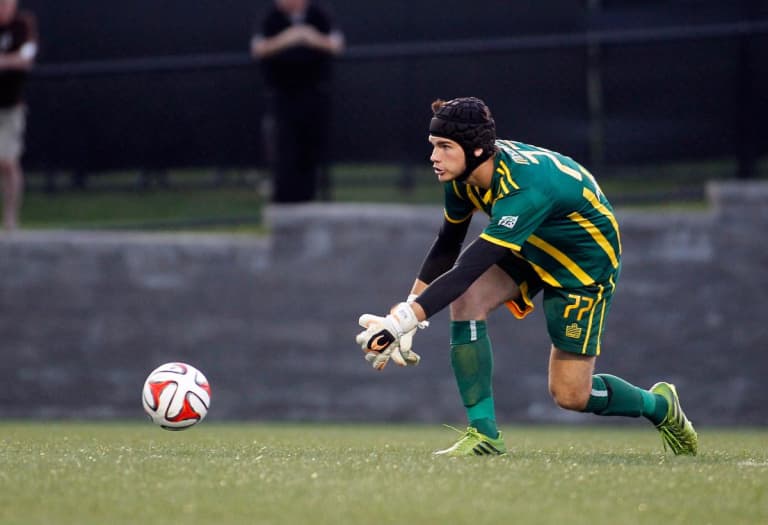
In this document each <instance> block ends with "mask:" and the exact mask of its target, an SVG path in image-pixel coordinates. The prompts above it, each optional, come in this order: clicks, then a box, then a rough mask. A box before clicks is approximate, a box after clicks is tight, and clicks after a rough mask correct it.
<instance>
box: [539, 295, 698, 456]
mask: <svg viewBox="0 0 768 525" xmlns="http://www.w3.org/2000/svg"><path fill="white" fill-rule="evenodd" d="M611 291H612V287H603V286H596V287H591V288H583V289H579V290H571V291H567V290H554V289H548V290H546V291H545V295H544V310H545V313H546V316H547V328H548V331H549V334H550V337H551V338H552V341H553V346H552V350H551V353H550V363H549V388H550V392H551V394H552V397H553V398H554V400H555V402H556V403H557V404H558V406H560V407H562V408H565V409H568V410H576V411H582V412H589V413H593V414H597V415H600V416H625V417H639V416H644V417H646V418H647V419H648V420H650V421H651V422H652V423H653V424H654V425H655V426H656V427H657V428H658V429H659V431H660V432H661V433H662V436H663V437H664V441H665V443H666V444H667V445H669V446H670V447H671V448H672V449H673V451H674V452H675V453H676V454H695V453H696V434H695V431H694V430H693V426H692V425H691V424H690V421H688V420H687V418H685V414H684V413H683V412H682V409H681V408H680V404H679V400H678V399H677V393H676V391H675V390H674V386H672V385H667V384H666V383H659V384H657V385H655V386H654V387H653V388H652V389H651V390H646V389H644V388H640V387H637V386H635V385H633V384H631V383H629V382H627V381H625V380H624V379H622V378H620V377H617V376H614V375H610V374H594V373H593V370H594V366H595V359H596V356H597V355H599V353H600V340H601V338H602V330H603V325H604V323H605V317H606V315H607V312H608V310H609V307H610V301H611ZM670 421H671V422H670ZM665 429H666V430H665ZM670 436H671V437H670Z"/></svg>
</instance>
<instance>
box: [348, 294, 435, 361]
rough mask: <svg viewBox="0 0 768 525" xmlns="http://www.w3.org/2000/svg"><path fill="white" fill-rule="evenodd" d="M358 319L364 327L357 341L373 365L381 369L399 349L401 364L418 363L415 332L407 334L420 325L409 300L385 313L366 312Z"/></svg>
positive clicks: (396, 358) (397, 357)
mask: <svg viewBox="0 0 768 525" xmlns="http://www.w3.org/2000/svg"><path fill="white" fill-rule="evenodd" d="M358 323H359V324H360V326H361V327H362V328H365V330H363V331H362V332H360V333H359V334H357V336H356V337H355V341H356V342H357V344H359V345H360V347H361V348H362V349H363V352H365V354H366V355H365V359H366V361H368V362H369V363H371V366H373V368H375V369H376V370H382V369H383V368H384V367H385V366H386V365H387V362H389V359H390V358H392V357H393V356H394V355H395V353H396V352H397V356H396V357H394V359H395V362H396V363H398V364H401V363H403V364H402V366H407V365H415V364H418V362H419V360H420V359H421V358H420V357H419V356H418V355H417V354H415V353H414V352H413V350H411V346H412V345H413V334H410V336H409V337H404V336H405V335H406V334H408V333H409V332H412V331H414V332H415V331H416V328H417V327H418V325H419V322H418V320H417V319H416V314H415V313H414V312H413V309H412V308H411V305H410V304H408V303H398V304H396V305H395V306H394V308H392V310H391V312H390V313H389V315H387V316H385V317H379V316H376V315H371V314H363V315H361V316H360V319H359V320H358ZM401 343H405V345H401ZM403 349H404V353H403Z"/></svg>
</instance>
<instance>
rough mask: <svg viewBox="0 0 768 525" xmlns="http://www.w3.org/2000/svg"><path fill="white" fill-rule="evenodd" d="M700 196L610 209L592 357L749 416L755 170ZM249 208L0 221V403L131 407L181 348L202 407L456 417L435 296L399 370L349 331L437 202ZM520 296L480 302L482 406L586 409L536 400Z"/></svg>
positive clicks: (762, 207) (540, 325) (605, 367)
mask: <svg viewBox="0 0 768 525" xmlns="http://www.w3.org/2000/svg"><path fill="white" fill-rule="evenodd" d="M710 197H711V199H712V204H713V205H712V207H711V209H710V210H709V211H706V212H655V211H654V212H652V213H647V212H642V213H641V212H628V211H622V210H618V216H619V219H620V222H621V226H622V236H623V237H622V238H623V243H624V267H623V273H622V276H621V280H620V282H619V289H618V292H617V295H616V297H615V300H614V306H613V309H612V311H611V314H610V317H609V320H608V326H607V331H606V334H605V339H604V344H603V355H602V356H601V358H600V359H599V361H598V369H599V371H602V372H610V373H615V374H618V375H620V376H623V377H625V378H626V379H627V380H629V381H632V382H634V383H636V384H639V385H645V386H649V385H651V384H652V383H654V382H655V381H657V380H660V379H664V380H670V381H672V382H675V383H676V384H677V385H678V388H679V390H680V392H681V395H682V399H683V401H684V403H685V406H686V409H687V411H688V413H689V415H690V417H691V418H692V419H693V420H694V421H695V422H697V423H700V424H701V423H703V424H759V425H765V424H768V410H767V409H766V408H765V407H764V405H763V397H762V394H763V391H764V390H763V388H764V378H765V377H766V375H768V355H766V351H765V350H766V346H765V345H766V341H768V314H767V313H766V312H768V248H766V244H765V241H766V232H767V231H768V184H766V183H753V184H749V185H742V184H739V185H736V184H713V185H712V186H711V187H710ZM267 219H268V222H269V223H270V224H271V227H272V230H273V234H272V235H271V236H269V237H267V238H255V237H246V236H226V235H215V236H209V235H165V234H133V233H104V232H22V233H20V234H18V235H15V236H11V237H7V236H6V237H2V238H0V344H1V345H2V354H1V355H2V367H0V382H2V384H3V385H4V388H3V389H1V390H0V417H4V418H10V417H29V416H34V417H67V418H68V417H75V418H112V417H120V418H134V417H135V418H140V417H143V413H142V410H141V405H140V391H141V385H142V383H143V381H144V379H145V376H146V374H147V373H148V372H149V371H150V370H151V369H152V368H154V367H155V366H157V365H159V364H161V363H163V362H166V361H172V360H182V361H188V362H190V363H192V364H194V365H196V366H198V367H199V368H201V369H202V370H203V371H204V372H205V373H206V375H207V376H208V379H209V380H210V383H211V386H212V389H213V400H212V408H211V412H210V414H209V418H210V419H211V420H216V419H218V420H222V419H275V420H336V421H364V420H374V421H388V420H392V421H394V420H417V421H431V422H455V423H459V424H460V423H461V422H462V418H463V410H462V407H461V403H460V401H459V397H458V394H457V392H456V390H455V387H454V384H453V379H452V374H451V370H450V364H449V360H448V318H447V315H446V313H445V312H443V313H440V314H438V315H437V316H435V318H434V319H433V321H432V326H431V327H430V328H429V329H427V330H425V331H422V332H421V333H419V335H418V336H417V339H416V348H417V350H419V351H420V352H421V353H422V356H423V360H422V364H421V365H420V366H419V367H418V368H416V369H408V370H403V369H397V368H396V367H390V368H388V369H387V370H385V371H384V372H382V373H376V372H374V371H372V370H371V369H370V368H369V367H368V365H367V364H366V363H365V362H364V360H363V359H362V356H361V353H360V351H359V349H358V348H357V347H356V345H355V344H354V342H353V336H354V334H355V333H356V332H357V330H358V328H357V323H356V321H357V317H358V316H359V314H360V313H363V312H373V313H381V312H384V311H385V310H386V309H387V308H388V307H389V306H390V305H391V304H392V303H394V302H397V301H398V300H402V299H403V298H404V297H405V295H406V294H407V292H408V289H409V288H410V285H411V283H412V280H413V277H414V275H415V272H416V270H417V269H418V266H419V264H420V262H421V260H422V257H423V255H424V253H425V250H426V247H427V246H428V244H429V243H430V242H431V240H432V238H433V236H434V233H435V231H436V228H437V227H438V225H439V223H440V220H441V213H440V210H439V209H437V208H434V207H399V206H368V205H366V206H363V205H325V204H322V205H321V204H313V205H298V206H293V207H291V206H286V207H275V208H270V209H269V210H268V211H267ZM479 219H481V217H479V216H478V217H477V218H476V219H475V222H476V224H475V225H474V227H473V228H474V230H475V231H477V230H478V229H479V228H480V227H481V226H482V224H481V223H482V221H481V220H479ZM536 303H537V310H536V311H535V312H534V314H533V315H532V316H531V317H530V318H529V319H527V320H525V321H522V322H520V321H516V320H514V319H513V318H512V317H511V316H510V315H508V314H506V313H503V312H497V313H495V314H494V315H493V316H492V317H491V320H490V333H491V336H492V338H493V341H494V349H495V357H496V386H495V389H496V393H497V408H498V411H499V417H500V420H501V421H502V422H513V421H559V420H573V421H579V422H595V421H598V420H601V418H595V417H594V416H588V415H582V414H571V413H567V412H564V411H561V410H558V409H556V408H555V407H554V405H553V404H552V402H551V401H550V399H549V396H548V393H547V382H546V369H547V357H548V345H549V343H548V340H547V336H546V331H545V326H544V318H543V316H542V315H541V307H540V303H539V300H538V299H537V301H536ZM616 421H617V420H614V422H616Z"/></svg>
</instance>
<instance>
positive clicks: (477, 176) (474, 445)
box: [356, 97, 698, 456]
mask: <svg viewBox="0 0 768 525" xmlns="http://www.w3.org/2000/svg"><path fill="white" fill-rule="evenodd" d="M432 112H433V118H432V120H431V122H430V126H429V142H430V143H431V144H432V155H431V157H430V160H431V162H432V166H433V168H434V172H435V175H436V176H437V179H438V181H440V182H441V183H442V185H443V189H444V192H445V209H444V221H443V224H442V227H441V229H440V231H439V233H438V235H437V238H436V240H435V242H434V244H433V245H432V247H431V249H430V250H429V252H428V254H427V256H426V257H425V259H424V262H423V264H422V267H421V270H420V272H419V274H418V277H417V279H416V280H415V282H414V285H413V287H412V289H411V294H410V295H409V297H408V300H407V301H406V302H402V303H399V304H397V305H395V306H394V307H393V308H392V309H391V311H390V313H389V314H387V315H385V316H383V317H379V316H374V315H370V314H364V315H362V316H361V317H360V320H359V322H360V326H362V327H363V328H364V329H365V330H363V331H362V332H361V333H359V334H358V335H357V338H356V340H357V342H358V344H360V345H361V347H362V349H363V351H364V352H366V359H367V360H368V361H369V362H370V363H371V364H372V366H373V367H374V368H376V369H382V368H383V367H384V366H385V365H386V364H387V362H388V361H389V360H390V359H392V360H393V361H395V362H396V363H397V364H399V365H401V366H405V365H414V364H417V363H418V362H419V359H420V357H419V356H418V355H417V354H416V353H415V352H413V350H412V340H413V335H414V333H415V332H416V330H417V328H419V327H424V323H425V322H426V320H427V319H428V318H429V317H431V316H432V315H434V314H435V313H437V312H439V311H440V310H442V309H443V308H445V307H446V306H448V305H450V313H451V365H452V368H453V372H454V375H455V378H456V384H457V386H458V389H459V393H460V395H461V399H462V401H463V403H464V406H465V408H466V414H467V419H468V420H469V427H468V428H467V431H466V433H464V434H463V435H462V437H461V438H460V439H459V440H458V441H457V442H456V443H455V444H454V445H453V446H451V447H449V448H446V449H445V450H439V451H437V452H435V454H439V455H446V456H465V455H499V454H504V453H506V450H507V448H506V445H505V443H504V439H503V437H502V435H501V432H499V430H498V429H497V427H496V415H495V409H494V398H493V388H492V369H493V352H492V349H491V340H490V338H489V335H488V331H487V328H486V319H487V316H488V314H489V313H490V312H491V311H492V310H494V309H495V308H497V307H499V306H501V305H505V306H506V308H508V309H509V311H510V312H511V314H512V315H513V316H514V317H516V318H517V319H523V318H524V317H525V316H526V315H528V314H529V313H530V312H531V311H532V310H533V307H534V306H533V302H532V299H533V298H534V296H535V295H536V294H538V293H539V292H542V295H543V308H544V314H545V316H546V320H547V331H548V333H549V337H550V340H551V342H552V346H551V349H550V356H549V391H550V393H551V395H552V397H553V399H554V401H555V403H556V404H557V405H558V406H560V407H561V408H564V409H567V410H574V411H580V412H589V413H593V414H597V415H601V416H627V417H639V416H644V417H646V418H647V419H649V420H650V421H651V423H653V424H654V425H655V426H656V428H657V429H658V430H659V432H660V433H661V437H662V440H663V443H664V446H665V448H666V447H669V448H670V449H671V450H672V452H673V453H674V454H676V455H677V454H685V455H695V454H696V453H697V450H698V438H697V435H696V431H695V430H694V428H693V425H692V424H691V422H690V421H689V420H688V418H687V417H686V416H685V414H684V413H683V410H682V408H681V406H680V401H679V398H678V395H677V392H676V390H675V386H674V385H672V384H669V383H665V382H659V383H656V384H655V385H653V386H652V387H651V388H650V390H645V389H643V388H640V387H637V386H635V385H632V384H630V383H628V382H627V381H625V380H624V379H621V378H619V377H616V376H614V375H609V374H602V373H601V374H595V373H594V370H595V360H596V358H597V356H598V355H600V351H601V345H600V341H601V338H602V335H603V328H604V326H605V320H606V317H607V314H608V311H609V309H610V305H611V299H612V297H613V293H614V291H615V289H616V282H617V279H618V276H619V271H620V269H621V239H620V235H619V226H618V224H617V221H616V218H615V217H614V213H613V208H612V207H611V205H610V203H609V202H608V200H607V199H606V197H605V195H604V194H603V192H602V191H601V190H600V186H599V185H598V184H597V181H596V180H595V178H594V177H593V176H592V174H591V173H590V172H589V171H587V170H586V169H585V168H584V167H583V166H581V165H580V164H578V163H577V162H576V161H574V160H573V159H571V158H570V157H567V156H565V155H561V154H560V153H556V152H554V151H550V150H548V149H544V148H540V147H536V146H531V145H529V144H524V143H522V142H516V141H512V140H497V139H496V127H495V123H494V120H493V118H492V116H491V112H490V110H489V109H488V107H487V106H486V105H485V103H484V102H483V101H482V100H480V99H477V98H473V97H467V98H457V99H453V100H449V101H447V102H446V101H442V100H436V101H435V102H433V103H432ZM476 211H482V212H484V213H486V214H487V215H488V216H489V218H490V220H489V222H488V225H487V226H486V227H485V229H484V230H483V232H482V233H481V234H480V236H479V237H478V238H477V239H475V240H474V241H473V242H472V243H471V244H470V245H469V246H468V247H467V248H466V249H465V250H464V251H461V246H462V243H463V241H464V238H465V236H466V233H467V229H468V227H469V222H470V220H471V218H472V215H473V213H474V212H476Z"/></svg>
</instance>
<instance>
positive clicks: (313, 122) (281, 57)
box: [251, 0, 344, 202]
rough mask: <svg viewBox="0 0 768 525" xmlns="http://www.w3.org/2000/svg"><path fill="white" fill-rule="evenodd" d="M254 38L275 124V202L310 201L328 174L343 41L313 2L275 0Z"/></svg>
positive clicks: (341, 35) (331, 21) (255, 53)
mask: <svg viewBox="0 0 768 525" xmlns="http://www.w3.org/2000/svg"><path fill="white" fill-rule="evenodd" d="M255 33H256V34H255V35H254V37H253V39H252V40H251V54H252V56H253V57H254V58H255V59H257V60H259V61H260V63H261V65H262V68H263V71H264V76H265V81H266V84H267V87H268V89H269V105H270V108H269V111H270V113H271V115H272V117H273V118H274V123H275V133H274V137H273V138H274V146H275V148H274V159H273V166H272V171H273V173H272V182H273V192H272V200H273V201H274V202H306V201H311V200H313V199H314V198H315V197H316V194H317V190H318V179H319V178H320V177H321V176H322V177H325V175H326V174H325V169H326V152H327V150H328V142H327V136H328V130H329V127H330V117H331V113H330V99H331V88H330V81H331V62H332V59H333V56H334V55H338V54H339V53H341V52H342V51H343V49H344V36H343V34H342V33H341V31H340V30H339V29H338V28H336V26H335V25H334V22H333V19H332V17H331V15H330V13H329V12H328V11H327V10H325V9H324V8H322V7H320V6H318V5H316V4H315V3H314V2H312V1H311V0H275V2H274V5H273V6H272V7H271V8H270V9H269V10H268V12H267V13H266V15H265V16H264V18H263V19H262V21H261V27H260V28H257V30H256V32H255ZM321 189H322V190H327V188H321ZM326 197H327V195H326Z"/></svg>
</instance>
